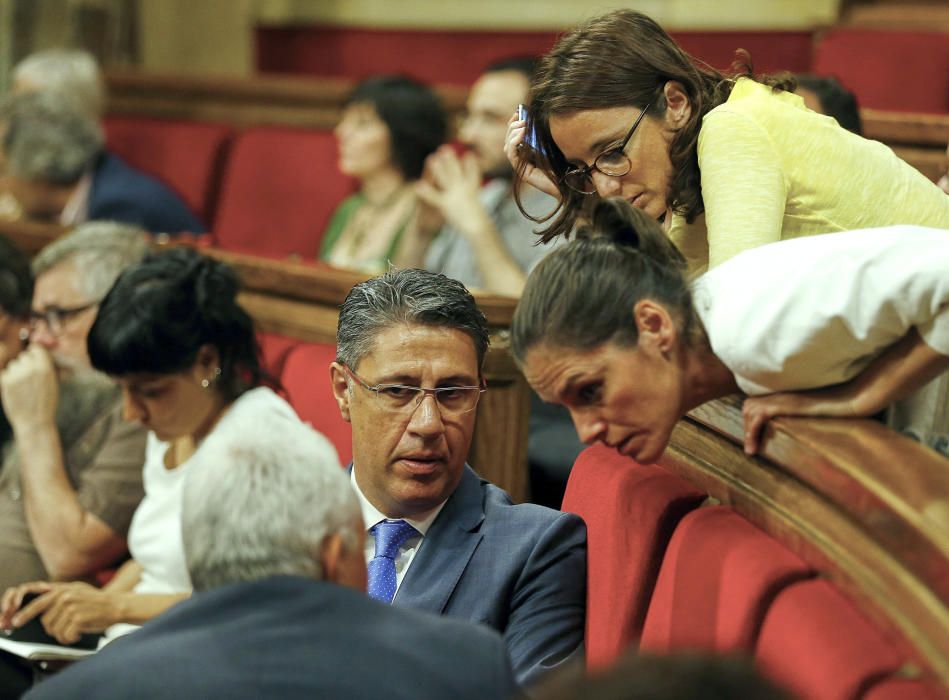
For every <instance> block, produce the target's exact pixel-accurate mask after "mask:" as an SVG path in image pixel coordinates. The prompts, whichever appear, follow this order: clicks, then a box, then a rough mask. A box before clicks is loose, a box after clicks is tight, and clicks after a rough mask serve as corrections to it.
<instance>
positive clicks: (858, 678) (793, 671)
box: [755, 580, 903, 700]
mask: <svg viewBox="0 0 949 700" xmlns="http://www.w3.org/2000/svg"><path fill="white" fill-rule="evenodd" d="M755 656H756V658H757V660H758V663H759V665H760V667H761V668H762V670H763V671H764V672H765V673H766V674H768V675H769V676H770V677H771V678H773V679H774V680H775V681H776V682H778V683H780V684H782V685H784V686H785V687H787V688H788V689H789V690H791V691H792V692H793V693H795V694H796V695H797V696H798V697H800V698H807V700H854V699H855V698H858V697H861V694H862V692H863V691H864V690H865V689H867V688H868V687H870V686H871V685H872V684H873V683H875V682H876V681H878V680H880V679H882V678H884V677H886V676H888V675H890V674H891V673H893V672H894V671H896V670H897V669H898V668H899V667H900V665H901V663H902V660H903V659H902V657H901V655H900V654H899V652H898V651H897V650H896V648H895V647H894V646H893V645H892V644H891V643H890V642H889V641H888V640H887V639H886V638H885V637H883V635H882V634H881V633H880V632H879V631H877V629H876V628H875V627H874V626H873V625H871V624H870V623H869V622H868V621H867V620H866V619H865V618H864V617H863V615H862V614H861V613H860V612H859V611H858V610H857V609H856V608H855V607H854V605H853V603H851V602H850V601H849V600H847V598H845V597H844V596H843V594H841V593H840V592H839V591H838V590H837V589H835V588H834V587H833V586H832V585H831V584H830V583H829V582H827V581H824V580H814V581H803V582H800V583H795V584H792V585H791V586H788V587H787V588H785V589H784V590H783V591H781V592H780V593H779V594H778V596H777V597H776V598H775V600H774V602H773V603H772V605H771V607H770V608H769V609H768V612H767V614H766V615H765V619H764V624H763V625H762V627H761V634H760V635H759V637H758V644H757V649H756V651H755Z"/></svg>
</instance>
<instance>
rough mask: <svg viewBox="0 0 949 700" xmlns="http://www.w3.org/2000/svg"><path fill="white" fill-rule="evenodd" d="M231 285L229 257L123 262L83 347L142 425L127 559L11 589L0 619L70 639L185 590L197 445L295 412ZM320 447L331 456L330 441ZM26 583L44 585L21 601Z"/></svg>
mask: <svg viewBox="0 0 949 700" xmlns="http://www.w3.org/2000/svg"><path fill="white" fill-rule="evenodd" d="M237 292H238V281H237V277H236V275H235V274H234V272H233V271H232V270H231V269H230V268H229V267H227V266H226V265H224V264H223V263H219V262H216V261H214V260H212V259H211V258H208V257H205V256H203V255H201V254H199V253H197V252H196V251H194V250H191V249H186V248H176V249H172V250H168V251H165V252H161V253H156V254H153V255H151V256H149V257H148V258H146V259H145V260H144V261H143V262H142V263H141V264H139V265H138V266H136V267H132V268H130V269H128V270H126V272H124V273H123V274H122V275H121V277H119V279H118V281H116V283H115V286H114V287H113V288H112V289H111V291H110V292H109V293H108V294H107V295H106V297H105V299H103V300H102V303H101V304H100V307H99V313H98V315H97V317H96V320H95V323H94V324H93V326H92V329H91V330H90V331H89V338H88V349H89V357H90V359H91V361H92V365H93V366H94V367H95V368H96V369H97V370H99V371H101V372H104V373H106V374H108V375H110V376H111V377H112V378H113V379H114V380H115V381H116V382H117V383H118V384H119V386H120V387H121V389H122V395H123V400H124V412H125V419H126V420H133V421H137V422H139V423H141V424H142V425H143V426H144V427H146V428H147V429H148V430H149V435H148V443H147V447H146V453H145V466H144V474H143V481H144V486H145V498H144V499H143V500H142V502H141V504H140V505H139V507H138V509H137V510H136V511H135V515H134V517H133V519H132V524H131V527H130V528H129V535H128V543H129V551H130V553H131V555H132V559H131V560H130V561H129V562H127V563H126V564H125V565H123V566H122V568H121V569H120V570H119V571H118V573H117V574H116V576H115V578H113V580H112V581H111V582H110V583H109V584H108V585H106V586H105V587H104V588H102V589H98V588H94V587H93V586H90V585H89V584H86V583H81V582H79V583H54V582H33V583H28V584H24V585H22V586H18V587H16V588H11V589H9V590H8V591H7V592H6V594H4V596H3V601H2V610H0V613H2V617H3V619H4V620H6V621H8V622H9V621H10V620H11V617H12V616H13V615H14V613H17V614H16V618H15V620H16V624H17V626H20V625H22V624H24V623H25V622H26V621H28V620H29V619H31V618H33V617H36V616H40V618H41V620H42V622H43V626H44V627H45V629H46V631H47V632H48V633H49V634H50V635H52V636H53V637H55V638H56V639H57V640H58V641H59V642H60V643H63V644H71V643H74V642H76V641H77V640H78V639H79V637H80V635H81V634H83V633H88V632H102V631H104V630H107V632H106V637H107V638H112V637H114V636H117V635H119V634H123V633H125V632H128V631H130V630H131V629H134V627H132V626H133V625H140V624H142V623H143V622H145V621H146V620H148V619H151V618H152V617H154V616H155V615H158V614H159V613H161V612H163V611H164V610H166V609H167V608H168V607H170V606H171V605H173V604H174V603H175V602H177V601H179V600H181V599H183V598H186V597H188V596H189V595H190V592H191V582H190V579H189V577H188V571H187V568H186V565H185V555H184V549H183V545H182V539H181V517H180V516H181V504H182V495H183V489H184V488H185V480H186V477H187V475H188V474H189V473H191V472H193V471H194V470H197V469H200V468H201V461H200V455H201V445H202V444H203V443H204V442H205V440H208V439H211V438H212V437H213V439H214V440H218V441H220V440H227V439H228V434H229V431H232V430H234V428H232V427H231V426H232V425H233V424H237V425H242V424H246V416H248V415H249V416H252V417H253V416H255V415H259V416H264V415H273V416H277V417H279V418H280V419H282V420H289V421H297V420H299V419H298V418H297V416H296V413H294V411H293V409H292V408H291V407H290V405H289V404H288V403H286V402H285V401H284V400H283V399H282V398H280V397H279V396H277V394H276V393H275V392H274V391H273V390H272V389H270V388H269V387H267V386H265V384H266V383H267V380H268V378H267V376H266V375H265V373H264V372H263V370H262V369H261V367H260V364H259V361H258V347H257V341H256V339H255V335H254V326H253V322H252V321H251V318H250V316H248V315H247V312H246V311H244V310H243V309H242V308H241V307H240V306H239V305H238V303H237ZM239 416H244V417H245V418H243V419H241V420H238V417H239ZM241 421H244V422H241ZM326 449H327V452H328V457H329V456H332V459H336V455H335V451H334V450H333V448H332V447H331V446H330V444H329V443H328V442H327V443H326ZM27 593H40V594H41V595H40V596H39V597H38V598H36V599H35V600H33V601H32V602H30V603H27V604H26V605H24V606H23V608H22V610H19V608H20V605H21V603H22V600H23V596H24V595H25V594H27ZM18 610H19V612H17V611H18Z"/></svg>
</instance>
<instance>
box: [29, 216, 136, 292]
mask: <svg viewBox="0 0 949 700" xmlns="http://www.w3.org/2000/svg"><path fill="white" fill-rule="evenodd" d="M148 251H149V244H148V236H147V235H146V234H145V232H144V231H142V230H140V229H137V228H135V227H134V226H129V225H127V224H120V223H116V222H113V221H90V222H89V223H87V224H83V225H82V226H79V227H77V228H76V229H75V230H73V231H72V232H70V233H68V234H66V235H65V236H63V237H62V238H57V239H56V240H55V241H53V242H52V243H50V244H49V245H48V246H46V247H45V248H43V250H41V251H40V253H39V255H37V256H36V257H35V258H33V277H34V278H36V277H39V276H40V275H42V274H43V273H44V272H47V271H48V270H51V269H52V268H54V267H58V266H59V265H62V264H63V263H66V262H69V263H72V264H73V265H74V266H75V269H76V272H77V273H78V283H79V284H80V285H81V288H82V292H83V293H84V294H85V295H86V299H85V301H99V300H100V299H102V298H103V297H105V295H106V293H107V292H108V291H109V290H110V289H112V285H113V284H115V280H116V279H118V277H119V275H120V274H122V271H123V270H125V269H126V268H127V267H131V266H132V265H137V264H138V263H139V262H141V261H142V258H144V257H145V256H146V255H147V254H148Z"/></svg>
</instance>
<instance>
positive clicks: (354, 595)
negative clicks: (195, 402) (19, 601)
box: [29, 412, 515, 700]
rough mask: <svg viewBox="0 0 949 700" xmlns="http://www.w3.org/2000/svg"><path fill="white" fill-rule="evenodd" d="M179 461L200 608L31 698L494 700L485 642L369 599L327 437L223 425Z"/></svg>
mask: <svg viewBox="0 0 949 700" xmlns="http://www.w3.org/2000/svg"><path fill="white" fill-rule="evenodd" d="M227 419H228V420H231V422H230V423H228V426H227V429H226V430H215V431H214V432H213V433H212V434H211V435H209V436H208V438H207V439H206V440H205V442H204V443H203V444H202V445H201V449H200V450H199V451H198V452H197V453H196V454H195V456H194V458H193V459H192V460H190V461H189V463H188V466H187V468H188V474H187V477H188V480H187V486H186V488H185V490H184V497H183V498H184V503H183V509H182V528H181V531H182V537H183V543H184V549H185V557H186V561H187V564H188V571H189V573H190V575H191V580H192V583H193V584H194V588H195V591H196V593H195V595H194V596H193V597H192V598H191V599H189V600H186V601H184V602H182V603H180V604H178V605H177V606H175V607H174V608H172V609H170V610H169V611H167V612H166V613H164V614H163V615H161V616H159V617H157V618H155V619H154V620H151V621H149V622H148V623H146V624H145V626H144V627H142V629H140V630H138V631H137V632H133V633H132V634H130V635H128V636H127V637H124V638H121V639H118V640H116V641H114V642H112V643H111V644H109V645H108V646H107V647H106V648H105V649H103V650H102V651H100V652H99V653H97V654H96V655H95V656H93V657H91V658H88V659H84V660H82V661H79V662H77V663H76V664H74V665H73V666H72V667H71V668H69V669H67V670H65V671H63V672H62V673H61V674H59V675H57V676H54V677H53V678H50V679H48V680H46V681H43V682H41V683H40V684H39V685H38V686H36V687H35V688H34V690H33V691H32V692H31V693H30V695H29V697H31V698H34V699H35V700H41V699H43V698H50V699H52V698H56V700H72V699H75V700H80V698H90V697H95V698H100V699H101V700H110V699H113V698H114V699H115V700H118V699H119V698H136V699H137V700H159V699H161V698H168V699H169V700H176V699H177V698H228V700H245V699H246V700H252V699H253V700H256V699H257V698H281V699H282V700H297V699H299V700H303V699H304V698H345V699H346V700H377V699H378V698H387V700H444V699H445V698H451V700H484V699H485V698H492V699H494V698H497V699H498V700H504V699H505V698H507V697H509V696H510V695H511V693H512V692H513V691H514V689H515V684H514V677H513V675H512V673H511V667H510V662H509V661H508V658H507V651H506V649H505V646H504V643H503V641H502V640H501V639H500V637H499V636H498V635H497V633H496V632H493V631H492V630H488V629H484V628H479V627H477V626H475V625H472V624H469V623H466V622H462V621H459V620H449V619H446V618H443V617H438V616H436V615H432V614H429V613H422V612H418V611H415V610H403V609H399V608H393V607H390V606H387V605H383V604H381V603H378V602H376V601H373V600H370V599H369V598H368V597H366V594H365V592H364V590H365V586H366V563H365V559H364V558H363V545H364V540H365V531H364V530H363V528H362V523H361V518H360V512H359V505H358V503H357V502H356V498H355V497H354V495H353V493H352V490H351V489H350V486H349V479H348V478H347V475H346V473H345V472H343V471H342V470H341V469H340V468H339V463H338V462H337V460H336V455H335V454H334V452H333V448H332V447H331V446H330V444H329V443H328V442H327V441H326V439H325V438H324V437H323V436H321V435H319V434H317V433H316V432H314V431H313V430H312V429H311V428H309V427H308V426H306V425H304V424H302V423H301V422H300V421H299V420H298V419H296V417H292V418H290V417H287V416H286V415H284V414H280V413H276V412H270V413H266V414H265V413H260V412H257V413H254V414H253V415H250V416H248V415H243V416H237V415H234V414H232V415H229V416H228V417H227Z"/></svg>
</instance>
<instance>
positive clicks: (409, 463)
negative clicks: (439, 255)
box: [330, 270, 586, 684]
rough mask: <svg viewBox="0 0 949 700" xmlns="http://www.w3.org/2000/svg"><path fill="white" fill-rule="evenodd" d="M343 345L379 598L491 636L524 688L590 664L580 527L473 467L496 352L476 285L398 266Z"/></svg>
mask: <svg viewBox="0 0 949 700" xmlns="http://www.w3.org/2000/svg"><path fill="white" fill-rule="evenodd" d="M336 341H337V348H336V356H337V361H336V362H334V363H333V364H332V365H331V368H330V375H331V379H332V383H333V391H334V393H335V396H336V401H337V403H338V404H339V409H340V411H341V413H342V416H343V418H344V419H345V420H346V421H348V422H349V423H351V424H352V428H353V467H352V474H351V478H352V483H353V487H354V489H355V491H356V494H357V496H358V499H359V502H360V505H361V507H362V514H363V518H364V520H365V525H366V529H367V531H368V537H367V542H366V560H367V562H368V565H369V594H370V595H371V596H372V597H374V598H377V599H379V600H382V601H385V602H391V603H393V604H394V605H401V606H405V607H410V608H417V609H420V610H428V611H431V612H435V613H441V614H445V615H449V616H453V617H458V618H463V619H467V620H470V621H472V622H477V623H481V624H485V625H488V626H489V627H493V628H494V629H496V630H498V631H499V632H501V633H502V634H503V635H504V638H505V641H506V642H507V646H508V651H509V652H510V655H511V660H512V663H513V667H514V671H515V674H516V676H517V678H518V681H519V682H520V683H521V684H529V683H531V682H533V681H534V680H536V679H537V677H538V676H539V675H541V674H542V673H543V672H544V671H545V670H546V669H549V668H551V667H554V666H557V665H558V664H560V663H562V662H564V661H565V660H567V659H570V658H575V657H578V656H580V655H581V654H582V642H583V629H584V621H585V606H586V529H585V527H584V525H583V522H582V521H581V520H580V519H579V518H577V517H576V516H574V515H570V514H566V513H560V512H558V511H554V510H551V509H549V508H544V507H541V506H537V505H533V504H520V505H515V504H513V503H512V502H511V500H510V498H509V497H508V495H507V494H506V493H504V492H503V491H502V490H501V489H499V488H497V487H496V486H493V485H492V484H490V483H488V482H486V481H484V480H483V479H481V478H480V477H479V476H478V475H477V474H476V473H475V472H474V471H473V470H472V469H471V467H469V466H467V465H466V464H465V460H466V458H467V455H468V449H469V447H470V445H471V437H472V432H473V430H474V424H475V415H476V410H475V409H476V408H477V405H478V401H479V399H480V397H481V395H482V393H483V392H484V391H485V390H486V385H485V381H484V377H483V375H482V372H481V369H482V365H483V361H484V355H485V352H486V351H487V347H488V330H487V325H486V322H485V318H484V316H483V315H482V313H481V311H480V310H479V309H478V307H477V306H476V304H475V301H474V298H473V297H472V296H471V295H470V294H469V293H468V290H467V289H465V287H464V286H463V285H462V284H461V283H460V282H457V281H455V280H450V279H448V278H447V277H445V276H444V275H440V274H435V273H431V272H426V271H424V270H390V271H389V272H387V273H386V274H385V275H383V276H381V277H377V278H374V279H371V280H368V281H367V282H363V283H361V284H358V285H356V286H355V287H354V288H353V289H352V291H351V292H350V293H349V296H348V297H347V298H346V301H345V302H343V305H342V307H341V308H340V315H339V325H338V330H337V336H336Z"/></svg>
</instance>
